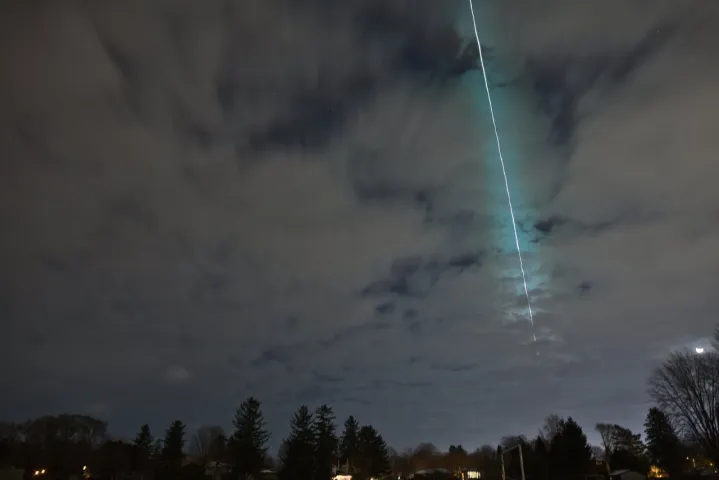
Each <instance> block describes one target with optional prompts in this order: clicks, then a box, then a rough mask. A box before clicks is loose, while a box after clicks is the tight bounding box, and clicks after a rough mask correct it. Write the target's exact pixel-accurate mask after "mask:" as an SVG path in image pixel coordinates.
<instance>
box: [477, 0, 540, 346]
mask: <svg viewBox="0 0 719 480" xmlns="http://www.w3.org/2000/svg"><path fill="white" fill-rule="evenodd" d="M469 11H470V12H472V26H473V27H474V38H476V39H477V49H479V62H480V65H481V67H482V76H483V77H484V88H485V89H486V90H487V101H488V102H489V113H490V114H491V115H492V125H494V138H496V139H497V152H498V153H499V161H500V163H501V164H502V175H504V187H505V189H506V190H507V203H508V204H509V214H510V216H511V217H512V228H513V229H514V242H515V244H516V245H517V256H518V257H519V269H520V270H521V271H522V284H523V285H524V295H525V296H526V297H527V308H528V310H529V323H531V324H532V338H533V339H534V341H535V342H536V341H537V334H536V333H535V330H534V314H533V313H532V302H531V300H530V297H529V288H527V275H526V274H525V273H524V262H523V261H522V249H521V248H520V247H519V234H518V233H517V222H516V220H515V219H514V208H513V207H512V194H511V193H510V192H509V180H507V170H506V169H505V168H504V158H503V157H502V143H501V142H500V141H499V130H498V129H497V120H496V119H495V118H494V108H493V107H492V95H491V94H490V93H489V80H487V71H486V70H485V68H484V57H483V55H482V43H481V42H480V41H479V32H478V31H477V20H476V18H475V17H474V6H473V5H472V0H469ZM537 353H539V352H537Z"/></svg>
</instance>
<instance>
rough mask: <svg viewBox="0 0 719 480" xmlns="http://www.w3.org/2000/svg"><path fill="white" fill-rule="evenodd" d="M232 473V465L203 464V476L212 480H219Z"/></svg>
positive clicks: (220, 463)
mask: <svg viewBox="0 0 719 480" xmlns="http://www.w3.org/2000/svg"><path fill="white" fill-rule="evenodd" d="M231 473H232V465H230V464H229V463H222V462H207V464H205V476H206V477H210V478H211V479H212V480H220V479H221V478H224V477H225V476H227V475H229V474H231Z"/></svg>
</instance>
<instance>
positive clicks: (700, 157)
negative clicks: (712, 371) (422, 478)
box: [0, 0, 719, 447]
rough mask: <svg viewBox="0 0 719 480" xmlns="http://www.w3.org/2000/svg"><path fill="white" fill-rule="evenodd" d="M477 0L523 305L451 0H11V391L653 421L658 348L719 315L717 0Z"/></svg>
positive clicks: (112, 414) (433, 422)
mask: <svg viewBox="0 0 719 480" xmlns="http://www.w3.org/2000/svg"><path fill="white" fill-rule="evenodd" d="M475 7H476V9H477V10H478V11H479V12H480V13H481V15H479V16H478V19H479V22H480V25H479V27H480V28H479V30H480V35H481V36H482V38H483V39H484V40H485V42H486V44H487V45H486V47H487V48H486V49H485V50H484V51H485V53H486V54H487V58H486V60H487V65H488V75H489V77H490V78H489V81H490V85H491V86H492V94H493V95H494V97H493V99H494V105H495V109H496V113H497V120H498V127H499V131H500V135H501V138H502V142H503V144H502V146H503V151H504V152H505V156H506V160H507V175H508V183H509V185H510V188H511V189H512V199H513V202H514V206H515V214H516V219H517V226H518V227H519V233H520V244H521V245H522V246H523V248H524V249H525V256H524V267H525V270H526V272H527V278H528V283H529V290H530V293H531V294H532V299H533V302H534V303H533V306H534V307H535V310H536V312H535V313H536V315H535V326H534V331H532V327H531V326H530V324H529V322H528V321H527V310H526V301H525V299H524V291H523V288H521V287H520V283H519V282H520V272H519V265H518V262H517V258H516V252H515V250H514V249H515V239H514V235H513V228H512V225H511V223H510V220H509V215H508V212H507V204H506V201H507V198H506V192H505V191H504V188H505V184H504V180H503V178H502V174H501V170H500V169H499V165H498V162H497V160H498V159H497V156H496V147H495V143H494V141H495V140H494V130H493V128H492V125H491V122H490V119H489V116H488V111H487V106H486V105H487V104H486V94H485V92H484V86H483V79H482V76H481V74H480V72H479V71H478V70H477V68H476V60H477V57H476V54H477V50H476V47H475V46H474V44H473V40H474V39H473V33H472V30H471V28H470V27H471V26H470V25H469V17H468V15H467V13H466V9H467V5H466V3H464V2H455V1H451V2H436V1H434V0H412V1H410V0H390V1H388V0H384V1H380V0H372V1H359V0H358V1H354V0H353V1H345V2H331V1H328V0H273V1H259V0H257V1H254V0H252V1H234V0H211V1H208V2H200V3H198V2H194V1H189V0H180V1H166V0H152V1H140V0H131V1H129V2H116V1H110V0H102V1H98V2H91V3H87V4H82V5H80V4H78V3H77V2H69V1H54V2H51V1H40V2H35V3H33V4H32V5H29V4H28V3H27V2H20V1H17V2H13V3H12V4H9V5H8V8H7V10H6V12H5V14H4V15H3V16H2V18H1V19H0V68H2V71H3V72H5V74H4V75H3V76H2V78H0V105H2V108H0V127H2V128H0V172H1V173H2V174H1V175H0V230H2V232H3V233H4V234H3V235H2V236H0V264H2V265H3V268H2V269H0V287H2V288H0V316H1V318H2V319H3V320H4V321H5V323H4V324H3V327H6V328H3V335H2V336H0V344H1V345H2V347H3V353H4V354H5V355H6V356H7V357H8V358H9V359H10V361H11V362H12V365H13V367H14V368H13V369H12V371H10V372H8V373H6V374H5V375H4V376H2V377H0V387H2V390H3V391H9V392H12V393H11V395H4V396H3V398H2V399H1V400H0V406H2V410H3V411H4V412H7V414H8V415H11V416H16V417H23V416H29V415H36V414H39V413H45V412H48V411H87V412H97V414H98V415H101V416H103V417H106V418H108V420H110V425H111V428H112V429H113V431H117V433H119V434H122V435H128V434H131V433H132V430H134V429H135V428H136V427H134V426H133V425H140V424H142V423H144V422H146V421H149V422H151V423H152V424H153V426H155V425H156V428H158V429H159V428H164V424H165V423H167V422H169V421H170V420H172V419H173V418H183V419H185V420H186V421H187V422H189V423H220V424H227V422H228V421H229V419H230V418H231V414H232V409H233V408H234V406H236V405H237V404H238V403H239V401H240V400H241V399H242V398H243V397H244V396H246V395H250V394H252V395H255V396H257V397H259V398H261V399H262V400H263V402H265V405H266V409H267V417H268V419H269V421H270V427H271V428H272V429H273V431H275V437H276V439H277V440H279V439H280V438H282V436H283V435H284V432H285V429H286V423H287V421H288V419H289V417H290V414H291V411H292V409H294V408H295V407H296V406H297V404H298V403H300V402H307V403H310V404H317V403H325V402H327V403H332V404H334V406H335V407H336V410H337V413H338V416H339V417H342V416H344V415H347V414H350V413H352V414H354V415H356V416H357V417H358V418H360V419H361V421H363V422H373V423H375V424H376V425H377V426H378V427H379V428H380V429H381V431H382V432H383V433H384V434H385V435H386V437H387V439H388V440H389V441H390V442H391V443H392V444H394V445H396V446H397V447H402V446H409V445H410V444H412V443H416V442H417V441H419V440H427V439H431V440H432V441H433V442H434V443H437V444H439V445H442V444H444V443H447V444H448V443H462V444H463V445H478V444H480V443H485V442H493V441H496V440H497V439H498V438H500V437H501V436H502V435H506V434H515V433H521V432H533V431H536V428H537V426H538V425H539V424H540V422H541V419H542V417H543V416H544V415H545V414H547V413H551V412H558V413H561V414H567V415H570V414H571V415H573V416H574V417H576V418H577V419H578V420H580V421H582V422H585V423H586V424H587V425H591V424H593V423H594V422H596V421H600V420H601V421H616V422H618V423H626V424H627V425H628V426H631V427H635V428H638V427H640V425H639V423H640V422H641V419H642V418H643V416H644V410H645V409H646V404H645V403H644V402H645V401H646V398H645V394H644V387H643V382H644V379H645V377H646V375H647V373H648V371H649V369H650V368H651V365H652V363H653V362H655V361H656V360H657V359H658V358H661V356H662V355H664V353H665V352H666V351H668V349H670V348H676V347H678V346H681V345H688V344H691V342H696V341H699V339H700V338H704V337H705V336H706V334H707V332H710V331H711V329H712V327H713V325H712V323H713V322H715V321H716V318H715V315H714V314H713V312H715V311H716V300H715V299H716V295H715V292H714V289H715V288H714V286H715V284H716V282H715V279H716V275H717V273H719V263H718V262H719V258H717V255H716V243H717V241H716V237H717V235H718V234H719V233H718V232H717V229H716V228H715V223H716V222H712V221H711V219H713V218H716V217H717V211H716V207H715V206H716V205H717V204H719V198H718V197H717V193H716V188H714V179H715V178H717V175H718V174H719V172H717V171H716V169H717V165H716V162H715V161H714V160H713V159H714V158H715V155H714V152H715V151H716V150H717V148H718V147H719V145H717V141H718V140H717V136H716V134H715V129H714V128H712V127H713V124H714V117H715V112H716V111H717V110H718V109H719V96H717V95H716V83H717V72H718V71H719V69H718V68H717V61H716V59H715V57H716V55H714V53H713V52H715V51H716V48H715V47H716V36H715V34H714V32H715V31H716V22H717V19H718V18H719V12H718V11H717V7H715V6H714V4H712V3H710V2H706V3H703V4H702V5H701V7H697V6H696V5H692V6H691V8H689V7H688V6H686V5H684V4H681V2H679V3H678V2H676V1H670V0H662V1H659V2H656V4H655V5H653V8H652V9H647V7H646V5H645V2H641V1H624V0H621V1H620V0H617V1H607V2H602V4H601V5H599V6H597V5H591V6H589V5H588V4H585V3H582V2H572V1H569V0H548V1H547V2H542V3H541V5H540V4H539V3H536V2H531V1H529V0H526V1H525V0H521V1H519V2H518V3H517V2H513V3H511V4H509V3H507V2H502V1H499V0H486V1H483V2H478V1H477V2H475ZM608 32H609V33H608ZM676 318H682V322H675V321H673V319H676ZM636 331H641V332H643V339H642V342H641V344H640V345H637V344H636V340H635V336H634V335H631V334H630V333H631V332H636ZM532 333H536V334H537V336H538V338H539V340H538V342H536V343H534V342H532V340H531V339H532ZM538 352H539V354H540V355H537V353H538ZM88 359H91V361H89V360H88ZM627 365H631V368H627V367H626V366H627ZM77 385H83V395H82V396H81V398H80V397H78V396H77ZM418 392H421V395H417V393H418ZM607 392H623V395H622V398H624V399H625V400H621V398H619V397H618V396H617V395H608V394H607ZM527 399H531V401H532V404H531V408H528V404H527ZM622 402H624V403H623V404H622ZM472 416H474V417H472ZM470 417H471V418H470ZM419 418H421V419H422V420H423V421H422V422H418V421H417V419H419ZM476 425H481V430H480V429H479V427H475V426H476Z"/></svg>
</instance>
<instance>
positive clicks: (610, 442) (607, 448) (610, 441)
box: [594, 423, 616, 474]
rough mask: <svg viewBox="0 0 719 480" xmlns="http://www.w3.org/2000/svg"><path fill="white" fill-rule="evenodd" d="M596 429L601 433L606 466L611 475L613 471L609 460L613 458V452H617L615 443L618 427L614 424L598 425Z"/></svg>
mask: <svg viewBox="0 0 719 480" xmlns="http://www.w3.org/2000/svg"><path fill="white" fill-rule="evenodd" d="M594 429H595V430H596V431H597V433H599V436H600V437H601V439H602V449H603V451H604V458H603V459H604V464H605V465H606V467H607V473H608V474H609V473H610V472H611V470H612V468H611V466H610V465H609V459H610V458H611V456H612V452H614V450H615V445H614V442H615V440H616V435H615V429H616V425H614V424H612V423H598V424H597V425H596V426H595V427H594Z"/></svg>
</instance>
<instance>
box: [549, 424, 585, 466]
mask: <svg viewBox="0 0 719 480" xmlns="http://www.w3.org/2000/svg"><path fill="white" fill-rule="evenodd" d="M591 459H592V447H590V446H589V443H587V436H586V435H585V434H584V431H582V427H580V426H579V424H577V422H575V421H574V420H573V419H572V418H571V417H569V418H567V419H566V420H562V421H561V423H560V428H559V429H558V432H557V434H556V435H555V436H554V438H553V439H552V442H551V443H550V447H549V465H550V471H551V473H552V476H553V477H556V478H560V479H563V480H575V479H581V478H584V475H585V474H586V473H587V470H588V468H589V464H590V461H591Z"/></svg>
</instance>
